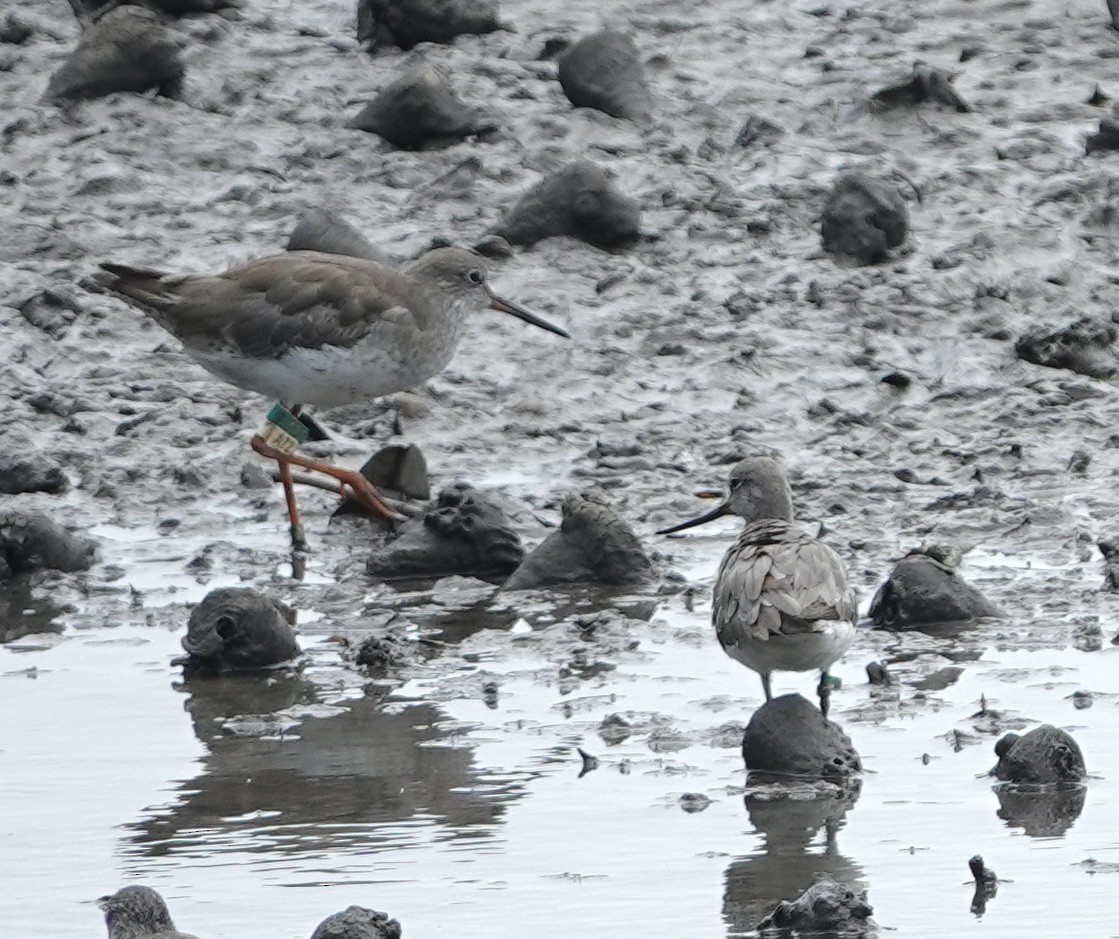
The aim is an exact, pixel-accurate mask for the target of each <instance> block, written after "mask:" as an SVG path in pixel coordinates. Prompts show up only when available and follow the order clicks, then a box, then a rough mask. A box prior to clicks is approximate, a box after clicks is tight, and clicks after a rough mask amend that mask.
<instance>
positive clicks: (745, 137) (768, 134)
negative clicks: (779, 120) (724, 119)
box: [734, 114, 785, 147]
mask: <svg viewBox="0 0 1119 939" xmlns="http://www.w3.org/2000/svg"><path fill="white" fill-rule="evenodd" d="M783 136H785V128H783V127H782V126H781V125H780V124H775V123H773V121H771V120H769V119H768V118H765V117H762V116H761V115H758V114H751V115H750V116H749V117H747V118H746V121H745V122H744V123H743V125H742V126H741V127H740V128H739V130H738V133H737V134H736V135H735V138H734V145H735V146H736V147H749V146H751V145H753V144H755V143H759V142H766V141H772V140H777V139H778V138H780V137H783Z"/></svg>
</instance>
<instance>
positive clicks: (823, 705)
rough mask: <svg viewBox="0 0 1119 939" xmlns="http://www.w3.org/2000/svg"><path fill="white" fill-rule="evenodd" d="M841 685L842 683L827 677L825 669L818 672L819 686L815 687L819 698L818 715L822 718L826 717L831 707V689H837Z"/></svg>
mask: <svg viewBox="0 0 1119 939" xmlns="http://www.w3.org/2000/svg"><path fill="white" fill-rule="evenodd" d="M841 685H842V682H841V681H840V680H839V679H838V678H833V677H832V676H831V675H829V674H828V671H827V669H824V670H823V671H822V672H820V684H819V685H817V687H816V693H817V694H818V695H819V696H820V713H821V714H823V715H824V717H827V716H828V708H829V707H830V706H831V693H832V689H833V688H839V687H840V686H841Z"/></svg>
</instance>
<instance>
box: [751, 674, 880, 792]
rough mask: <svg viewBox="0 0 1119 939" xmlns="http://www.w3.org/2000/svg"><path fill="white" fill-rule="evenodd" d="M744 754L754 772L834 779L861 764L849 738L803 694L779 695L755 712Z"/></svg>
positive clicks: (846, 775) (858, 768)
mask: <svg viewBox="0 0 1119 939" xmlns="http://www.w3.org/2000/svg"><path fill="white" fill-rule="evenodd" d="M742 756H743V758H744V759H745V761H746V769H747V770H749V771H750V772H751V773H755V772H756V773H763V774H773V775H776V776H806V777H815V778H823V779H828V780H831V781H835V782H843V781H845V780H847V779H849V778H850V777H851V776H853V775H854V774H856V773H860V772H862V768H863V766H862V761H861V760H860V759H859V755H858V753H856V752H855V747H854V745H853V744H852V743H851V738H850V737H848V736H847V734H845V733H844V732H843V729H842V728H841V727H840V726H839V725H838V724H836V723H835V722H834V721H830V720H828V719H827V718H826V717H824V715H823V714H821V713H820V709H819V708H818V707H816V705H814V704H811V703H810V702H809V701H808V700H807V699H806V698H804V697H802V696H801V695H799V694H785V695H781V696H780V697H778V698H774V699H773V700H772V701H767V702H766V703H765V704H763V705H762V706H761V707H760V708H758V709H757V710H756V711H755V712H754V716H753V717H751V718H750V723H749V724H748V725H747V726H746V734H745V736H744V737H743V738H742Z"/></svg>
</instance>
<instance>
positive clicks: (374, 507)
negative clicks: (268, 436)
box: [252, 435, 397, 538]
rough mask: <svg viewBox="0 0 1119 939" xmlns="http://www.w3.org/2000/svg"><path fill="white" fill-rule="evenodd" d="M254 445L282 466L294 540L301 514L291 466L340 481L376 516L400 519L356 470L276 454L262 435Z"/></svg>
mask: <svg viewBox="0 0 1119 939" xmlns="http://www.w3.org/2000/svg"><path fill="white" fill-rule="evenodd" d="M252 444H253V449H254V450H255V451H256V452H257V453H259V454H260V455H261V456H263V457H267V458H268V459H270V460H275V461H276V462H277V463H279V464H280V474H281V475H280V480H281V482H283V484H284V495H285V496H286V497H287V500H288V515H289V517H290V518H291V521H292V533H293V534H292V537H293V538H294V537H295V528H296V525H298V524H299V514H298V510H297V509H296V508H295V492H294V489H292V488H291V486H292V479H291V467H292V466H301V467H303V468H304V469H309V470H314V471H315V472H316V473H322V474H323V475H324V476H330V477H331V478H332V479H337V480H338V482H339V483H340V484H341V488H342V491H343V492H345V491H346V488H347V487H348V488H349V490H350V494H351V495H352V496H353V497H354V498H355V499H357V501H358V502H360V503H361V504H362V505H364V506H365V507H366V508H367V509H369V511H370V512H372V513H373V514H374V515H379V516H381V517H382V518H390V519H395V518H396V517H397V516H396V514H395V513H394V512H393V511H392V510H391V509H390V508H389V507H388V506H387V505H385V503H384V502H382V501H381V497H380V495H379V494H378V492H377V490H376V489H374V488H373V484H372V483H370V482H369V480H368V479H366V478H365V477H364V476H362V475H361V473H359V472H357V471H356V470H348V469H342V468H341V467H339V466H331V465H330V464H329V463H324V462H323V461H322V460H312V459H310V458H309V457H305V456H300V455H299V454H298V453H284V452H282V451H280V450H277V449H276V448H275V447H272V446H269V445H268V444H267V443H265V442H264V440H263V439H261V437H260V436H259V435H254V436H253V441H252ZM300 534H302V526H300Z"/></svg>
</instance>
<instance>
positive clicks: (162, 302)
mask: <svg viewBox="0 0 1119 939" xmlns="http://www.w3.org/2000/svg"><path fill="white" fill-rule="evenodd" d="M168 276H169V275H168V274H166V273H164V272H163V271H157V270H153V269H151V268H148V267H130V266H129V265H127V264H114V263H113V262H111V261H107V262H105V263H104V264H102V265H101V270H100V271H99V272H98V273H96V274H94V275H93V282H94V283H95V284H96V285H97V286H98V287H100V288H102V289H103V290H106V291H108V292H109V293H113V294H116V295H117V296H118V297H123V298H124V299H125V300H129V301H131V302H132V303H135V304H136V305H137V306H139V307H142V308H143V309H145V310H148V311H150V312H152V313H162V312H163V311H165V310H166V309H167V308H168V307H170V306H171V305H172V304H174V303H175V300H176V296H175V294H174V292H173V291H171V290H170V289H168V285H167V283H166V280H167V278H168Z"/></svg>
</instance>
